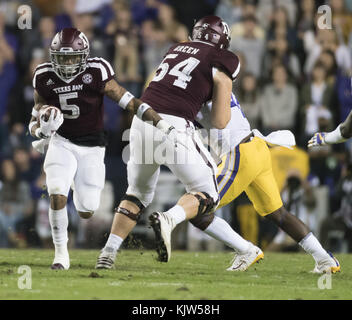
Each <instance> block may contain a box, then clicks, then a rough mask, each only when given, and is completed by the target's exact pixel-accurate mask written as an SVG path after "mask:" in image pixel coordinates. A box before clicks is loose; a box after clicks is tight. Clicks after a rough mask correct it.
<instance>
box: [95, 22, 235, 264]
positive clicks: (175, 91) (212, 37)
mask: <svg viewBox="0 0 352 320" xmlns="http://www.w3.org/2000/svg"><path fill="white" fill-rule="evenodd" d="M229 41H230V36H229V27H228V25H227V24H226V23H225V22H224V21H222V20H221V19H220V18H219V17H216V16H207V17H204V18H202V19H200V20H199V21H198V22H197V23H196V24H195V26H194V28H193V31H192V40H191V41H188V42H184V43H180V44H176V45H173V46H172V47H171V48H170V49H169V50H168V52H167V53H166V55H165V57H164V59H163V61H162V62H161V64H160V65H159V68H158V70H157V72H156V76H155V77H154V78H153V80H152V81H151V82H150V84H149V86H148V87H147V89H146V90H145V92H144V94H143V96H142V97H141V99H142V101H144V102H146V103H148V104H152V105H153V108H154V109H155V110H156V111H157V112H158V113H160V114H161V116H162V117H163V118H165V119H166V120H167V121H168V122H169V123H171V124H172V125H173V126H174V127H175V128H176V129H177V131H178V133H179V136H180V139H182V141H183V142H184V145H186V146H187V147H184V146H180V147H179V148H177V149H176V150H175V154H174V155H175V158H176V159H177V160H176V162H173V161H172V160H171V161H170V159H166V160H165V162H164V164H165V165H166V166H168V167H169V168H170V170H171V171H172V172H173V173H174V174H175V175H176V176H177V177H178V179H179V180H180V181H181V182H182V183H183V185H184V186H185V187H186V191H187V193H186V194H184V195H183V196H182V197H181V198H180V199H179V201H178V202H177V204H176V205H175V206H173V207H172V208H171V209H169V210H168V211H167V212H154V213H153V214H152V215H151V216H150V220H151V225H152V227H153V229H154V232H155V235H156V240H157V253H158V259H159V260H160V261H163V262H167V261H169V259H170V254H171V232H172V230H173V229H174V227H175V226H176V225H177V224H179V223H180V222H182V221H184V220H190V221H191V222H192V223H193V224H194V225H195V226H198V227H200V228H207V227H208V226H209V224H211V223H212V221H213V217H214V214H213V211H214V209H215V208H216V206H217V204H218V201H219V199H218V189H217V183H216V178H215V175H216V164H215V163H214V161H213V159H212V158H211V155H210V154H209V152H208V150H207V149H206V148H205V147H204V145H203V144H202V142H201V141H200V139H199V137H198V135H197V134H196V133H195V128H194V125H193V121H194V119H195V117H196V115H197V113H198V111H199V110H200V108H201V107H202V105H203V104H204V103H205V102H206V101H209V100H212V101H213V109H212V114H211V122H212V125H213V126H214V127H216V128H219V129H222V128H224V127H225V126H226V125H227V123H228V121H229V120H230V100H231V92H232V81H233V80H234V79H236V77H237V74H238V72H239V69H240V63H239V59H238V57H237V56H236V55H235V54H233V53H232V52H230V51H228V50H227V48H228V46H229ZM147 126H148V125H147V124H145V123H143V122H141V121H140V120H139V119H138V118H136V117H134V119H133V122H132V126H131V129H133V130H134V131H135V133H136V134H135V135H133V134H131V136H130V147H131V157H130V160H129V162H128V165H127V176H128V184H129V187H128V189H127V192H126V195H125V197H124V198H123V199H122V201H121V202H120V204H119V206H118V208H117V209H116V214H115V217H114V221H113V224H112V228H111V233H110V236H109V239H108V241H107V243H106V245H105V247H104V248H103V249H102V251H101V253H100V256H99V257H98V260H97V264H96V268H104V269H110V268H112V267H113V265H114V260H115V257H116V253H117V250H118V249H119V248H120V246H121V244H122V242H123V240H124V239H125V238H126V237H127V235H128V234H129V233H130V231H131V230H132V229H133V228H134V226H135V225H136V223H137V220H138V217H139V216H140V214H141V213H142V211H143V209H144V208H146V207H147V206H148V205H149V204H150V203H151V201H152V200H153V197H154V191H155V187H156V183H157V180H158V175H159V171H160V163H158V161H156V159H154V158H153V161H152V162H151V163H149V164H148V163H143V162H139V161H138V159H139V153H141V154H145V149H146V148H147V147H148V141H150V140H152V141H154V144H153V148H152V149H151V150H149V153H153V155H154V153H155V151H156V150H157V148H158V147H159V146H160V142H158V141H156V138H155V135H154V133H153V132H152V133H150V134H148V133H147V132H149V131H148V128H147ZM145 133H147V134H145ZM138 136H140V137H142V138H141V139H139V140H141V141H139V140H138V139H137V138H138ZM147 151H148V150H147ZM179 159H188V160H189V161H186V162H183V163H181V161H178V160H179Z"/></svg>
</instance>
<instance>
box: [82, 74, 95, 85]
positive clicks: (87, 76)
mask: <svg viewBox="0 0 352 320" xmlns="http://www.w3.org/2000/svg"><path fill="white" fill-rule="evenodd" d="M82 81H83V83H85V84H90V83H91V82H92V81H93V76H92V75H91V74H90V73H86V74H84V75H83V76H82Z"/></svg>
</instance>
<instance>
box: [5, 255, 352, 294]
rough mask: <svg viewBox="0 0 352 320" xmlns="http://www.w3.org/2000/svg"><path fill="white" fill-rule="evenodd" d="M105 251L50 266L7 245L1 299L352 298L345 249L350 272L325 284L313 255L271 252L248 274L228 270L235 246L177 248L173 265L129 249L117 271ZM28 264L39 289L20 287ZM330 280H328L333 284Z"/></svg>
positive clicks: (44, 258)
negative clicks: (104, 259)
mask: <svg viewBox="0 0 352 320" xmlns="http://www.w3.org/2000/svg"><path fill="white" fill-rule="evenodd" d="M98 254H99V252H98V250H71V251H70V255H71V268H70V270H68V271H61V270H60V271H56V270H55V271H53V270H50V269H49V266H50V264H51V262H52V258H53V251H51V250H49V251H48V250H9V249H2V250H0V299H1V300H4V299H11V300H14V299H25V300H27V299H48V300H51V299H57V300H61V299H75V300H77V299H79V300H81V299H118V300H125V299H129V300H144V299H157V300H161V299H176V300H183V299H185V300H189V299H196V300H201V299H202V300H203V299H221V300H227V299H229V300H237V299H280V300H281V299H284V300H286V299H314V300H315V299H352V290H351V288H352V255H347V254H339V255H337V258H338V259H339V261H340V263H341V266H342V272H340V273H338V274H335V275H332V279H331V289H324V290H322V289H319V288H318V279H319V277H320V275H316V274H312V273H310V272H309V271H310V270H312V269H313V267H314V260H313V259H312V257H310V256H308V255H306V254H302V253H293V254H284V253H265V259H264V261H262V262H261V263H259V264H256V265H254V266H252V267H251V268H250V269H249V270H248V271H246V272H240V273H238V272H228V271H226V267H228V266H229V263H230V261H231V259H232V254H231V253H230V252H218V253H212V252H197V253H195V252H184V251H175V252H173V255H172V258H171V260H170V262H169V263H161V262H158V261H156V260H155V256H156V254H155V253H154V251H140V250H124V251H122V252H121V253H120V254H119V256H118V259H117V263H116V268H115V269H114V270H95V269H94V265H95V261H96V258H97V256H98ZM21 265H28V266H30V268H31V272H32V288H31V289H19V288H18V279H19V277H21V274H19V273H18V267H19V266H21ZM325 283H328V282H325Z"/></svg>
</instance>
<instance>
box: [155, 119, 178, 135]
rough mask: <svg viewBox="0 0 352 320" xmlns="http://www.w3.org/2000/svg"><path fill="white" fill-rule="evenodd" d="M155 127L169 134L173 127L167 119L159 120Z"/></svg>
mask: <svg viewBox="0 0 352 320" xmlns="http://www.w3.org/2000/svg"><path fill="white" fill-rule="evenodd" d="M156 127H157V128H158V129H159V130H161V131H162V132H164V133H165V134H169V133H170V131H171V130H172V129H174V127H173V126H171V125H170V124H169V123H168V122H167V121H165V120H160V121H159V122H158V123H157V124H156Z"/></svg>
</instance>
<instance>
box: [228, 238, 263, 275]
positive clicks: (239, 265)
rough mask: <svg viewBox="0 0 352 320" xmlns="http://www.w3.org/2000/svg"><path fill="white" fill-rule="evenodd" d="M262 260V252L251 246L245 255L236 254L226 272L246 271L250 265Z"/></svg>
mask: <svg viewBox="0 0 352 320" xmlns="http://www.w3.org/2000/svg"><path fill="white" fill-rule="evenodd" d="M262 259H264V253H263V251H262V250H261V249H260V248H258V247H257V246H255V245H253V244H251V245H250V248H249V250H248V251H247V252H246V253H243V254H239V253H236V254H235V257H234V258H233V260H232V265H231V267H229V268H227V269H226V270H227V271H246V270H247V269H248V268H249V267H250V266H251V265H252V264H254V263H256V262H259V261H260V260H262Z"/></svg>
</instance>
